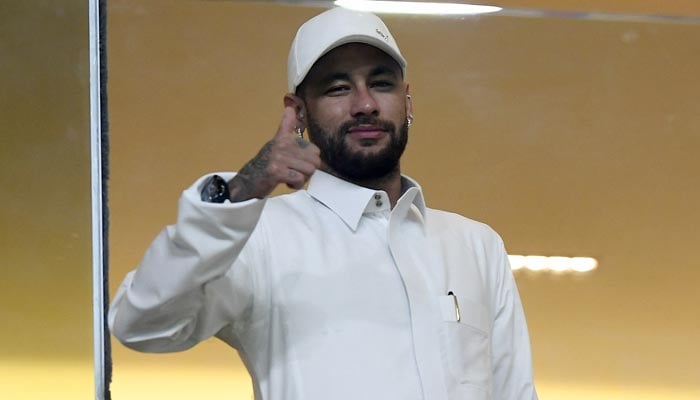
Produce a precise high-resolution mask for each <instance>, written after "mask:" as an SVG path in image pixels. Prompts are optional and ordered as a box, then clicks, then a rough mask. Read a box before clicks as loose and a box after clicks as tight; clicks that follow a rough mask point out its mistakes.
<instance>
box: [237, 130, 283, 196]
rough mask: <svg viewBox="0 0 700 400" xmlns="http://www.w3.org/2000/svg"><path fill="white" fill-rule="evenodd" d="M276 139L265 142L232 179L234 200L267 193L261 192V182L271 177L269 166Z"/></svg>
mask: <svg viewBox="0 0 700 400" xmlns="http://www.w3.org/2000/svg"><path fill="white" fill-rule="evenodd" d="M273 144H274V141H272V140H271V141H269V142H267V143H265V145H264V146H263V148H262V149H260V151H259V152H258V154H257V155H256V156H255V157H254V158H253V159H252V160H250V161H248V163H247V164H246V165H245V166H244V167H243V168H241V170H240V171H239V172H238V174H236V176H235V177H234V178H233V179H232V180H231V182H230V184H229V186H230V200H231V201H232V202H237V201H244V200H248V199H252V198H253V197H257V198H262V197H265V196H266V195H267V193H260V192H261V189H262V188H260V183H261V182H264V181H265V180H266V179H267V178H269V174H268V172H267V166H268V164H269V163H270V153H271V152H272V146H273Z"/></svg>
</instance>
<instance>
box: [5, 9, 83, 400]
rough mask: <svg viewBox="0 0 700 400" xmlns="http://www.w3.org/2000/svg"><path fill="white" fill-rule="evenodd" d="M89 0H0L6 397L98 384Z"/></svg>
mask: <svg viewBox="0 0 700 400" xmlns="http://www.w3.org/2000/svg"><path fill="white" fill-rule="evenodd" d="M87 4H88V3H87V1H48V0H47V1H38V0H30V1H28V0H10V1H2V2H0V249H2V259H1V260H0V268H1V271H2V278H1V279H0V321H1V322H0V398H2V399H8V400H9V399H12V400H15V399H44V398H51V399H88V398H90V397H92V396H93V395H92V393H93V372H92V299H91V293H92V290H91V283H92V272H91V255H90V254H91V250H90V249H91V237H90V197H89V193H90V154H89V149H90V133H89V127H90V125H89V76H88V73H89V71H88V65H89V64H88V62H89V59H88V56H89V53H88V43H89V42H88V19H87V8H88V6H87Z"/></svg>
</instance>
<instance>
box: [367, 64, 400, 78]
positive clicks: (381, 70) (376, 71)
mask: <svg viewBox="0 0 700 400" xmlns="http://www.w3.org/2000/svg"><path fill="white" fill-rule="evenodd" d="M384 74H390V75H392V76H393V77H394V78H395V77H396V71H395V70H394V68H390V67H388V66H386V65H379V66H376V67H374V68H373V69H372V70H371V71H370V72H369V76H372V77H374V76H377V75H384Z"/></svg>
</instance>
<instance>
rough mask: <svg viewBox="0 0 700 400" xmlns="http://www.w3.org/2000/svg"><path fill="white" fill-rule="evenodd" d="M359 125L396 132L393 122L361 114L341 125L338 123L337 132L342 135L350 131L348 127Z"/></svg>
mask: <svg viewBox="0 0 700 400" xmlns="http://www.w3.org/2000/svg"><path fill="white" fill-rule="evenodd" d="M361 125H372V126H377V127H379V128H380V129H382V130H385V131H387V132H389V133H392V134H393V133H395V132H396V125H394V123H393V122H391V121H386V120H383V119H379V118H376V117H371V116H361V117H357V118H355V119H352V120H350V121H347V122H344V123H343V124H342V125H340V128H338V132H339V133H341V134H343V135H346V134H347V133H348V132H349V131H350V129H352V128H356V127H358V126H361Z"/></svg>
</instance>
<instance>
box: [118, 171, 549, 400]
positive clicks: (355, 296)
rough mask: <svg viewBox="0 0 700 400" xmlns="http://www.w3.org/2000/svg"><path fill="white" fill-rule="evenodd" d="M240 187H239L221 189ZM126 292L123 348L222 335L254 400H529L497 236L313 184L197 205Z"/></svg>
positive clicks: (413, 201)
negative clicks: (240, 365)
mask: <svg viewBox="0 0 700 400" xmlns="http://www.w3.org/2000/svg"><path fill="white" fill-rule="evenodd" d="M221 175H222V176H224V178H226V179H230V178H231V177H232V174H221ZM205 179H206V177H202V178H201V179H199V180H198V181H197V182H196V183H195V184H194V185H193V186H192V187H190V188H189V189H187V190H186V191H185V192H184V193H183V195H182V197H181V199H180V203H179V213H178V219H177V223H176V224H175V225H173V226H169V227H167V228H166V229H164V230H163V231H162V232H161V233H160V235H159V236H158V237H157V238H156V239H155V241H154V242H153V244H152V245H151V247H150V248H149V250H148V251H147V253H146V255H145V256H144V259H143V261H142V262H141V264H140V265H139V267H138V268H137V269H136V270H135V271H133V272H130V273H129V274H128V275H127V277H126V278H125V280H124V282H123V283H122V285H121V287H120V288H119V291H118V293H117V294H116V296H115V299H114V301H113V303H112V307H111V309H110V313H109V324H110V327H111V329H112V332H113V333H114V335H115V336H116V337H117V338H118V339H119V340H120V341H121V342H122V343H124V344H125V345H126V346H129V347H131V348H134V349H137V350H141V351H149V352H167V351H177V350H182V349H186V348H189V347H191V346H193V345H195V344H196V343H198V342H200V341H202V340H204V339H206V338H208V337H211V336H213V335H216V336H217V337H219V338H220V339H222V340H224V341H225V342H226V343H228V344H229V345H231V346H232V347H234V348H236V349H237V350H238V351H239V353H240V354H241V357H242V358H243V360H244V362H245V364H246V366H247V367H248V370H249V372H250V374H251V376H252V380H253V388H254V391H255V398H256V399H258V400H262V399H265V400H296V399H298V400H330V399H332V400H345V399H347V400H359V399H362V400H368V399H378V400H379V399H381V400H419V399H420V400H448V399H449V400H486V399H493V400H511V399H512V400H515V399H518V400H525V399H527V400H533V399H537V395H536V393H535V389H534V385H533V380H532V363H531V356H530V344H529V338H528V332H527V326H526V324H525V318H524V315H523V310H522V306H521V303H520V298H519V295H518V291H517V288H516V286H515V283H514V280H513V277H512V273H511V271H510V268H509V265H508V261H507V257H506V253H505V250H504V247H503V243H502V241H501V239H500V237H499V236H498V235H497V234H496V233H495V232H494V231H493V230H492V229H490V228H489V227H488V226H486V225H484V224H482V223H479V222H475V221H472V220H470V219H467V218H464V217H461V216H459V215H456V214H452V213H447V212H443V211H438V210H433V209H429V208H426V206H425V203H424V200H423V195H422V192H421V190H420V187H419V186H418V185H417V184H416V183H415V182H414V181H412V180H410V179H409V178H405V177H404V178H402V179H403V181H402V183H403V187H404V189H405V190H404V192H403V195H402V196H401V198H400V199H399V200H398V202H397V204H396V206H395V207H394V208H393V209H391V207H390V201H389V198H388V196H387V194H386V193H385V192H383V191H375V190H371V189H367V188H364V187H360V186H356V185H353V184H351V183H348V182H346V181H343V180H340V179H337V178H335V177H333V176H331V175H329V174H326V173H324V172H321V171H317V172H316V173H315V174H314V175H313V176H312V178H311V180H310V182H309V186H308V190H300V191H297V192H295V193H292V194H289V195H284V196H279V197H274V198H270V199H265V200H257V199H253V200H248V201H245V202H241V203H229V202H226V203H224V204H214V203H205V202H202V201H201V200H200V199H199V197H200V195H199V192H200V189H201V187H202V185H203V183H204V180H205Z"/></svg>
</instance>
